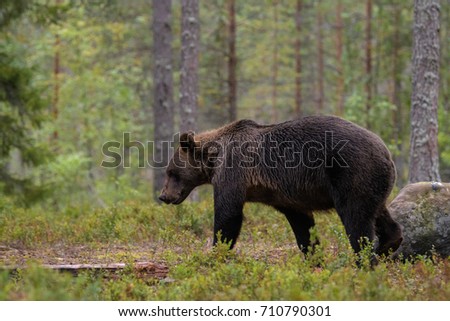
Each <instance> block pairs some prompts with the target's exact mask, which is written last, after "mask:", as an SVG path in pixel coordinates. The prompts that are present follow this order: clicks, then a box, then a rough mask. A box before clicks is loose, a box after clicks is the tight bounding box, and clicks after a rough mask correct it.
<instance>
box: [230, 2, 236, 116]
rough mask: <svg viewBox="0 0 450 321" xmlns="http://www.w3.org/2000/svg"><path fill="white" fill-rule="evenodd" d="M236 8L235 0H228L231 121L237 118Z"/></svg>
mask: <svg viewBox="0 0 450 321" xmlns="http://www.w3.org/2000/svg"><path fill="white" fill-rule="evenodd" d="M235 10H236V9H235V0H228V102H229V120H230V121H234V120H236V119H237V80H236V67H237V57H236V12H235Z"/></svg>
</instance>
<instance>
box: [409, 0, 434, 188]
mask: <svg viewBox="0 0 450 321" xmlns="http://www.w3.org/2000/svg"><path fill="white" fill-rule="evenodd" d="M439 15H440V6H439V1H438V0H415V1H414V37H413V40H414V44H413V58H412V68H413V75H412V85H413V89H412V97H411V151H410V165H409V182H410V183H414V182H420V181H439V180H440V176H439V153H438V143H437V135H438V121H437V107H438V96H439V51H440V48H439V47H440V44H439Z"/></svg>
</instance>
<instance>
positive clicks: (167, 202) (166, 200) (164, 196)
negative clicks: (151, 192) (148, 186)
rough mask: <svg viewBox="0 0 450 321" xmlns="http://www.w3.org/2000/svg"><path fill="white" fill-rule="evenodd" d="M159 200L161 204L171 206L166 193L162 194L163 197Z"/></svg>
mask: <svg viewBox="0 0 450 321" xmlns="http://www.w3.org/2000/svg"><path fill="white" fill-rule="evenodd" d="M158 198H159V200H160V201H161V202H164V203H166V204H169V203H170V202H169V200H168V199H167V196H166V194H164V193H161V195H159V197H158Z"/></svg>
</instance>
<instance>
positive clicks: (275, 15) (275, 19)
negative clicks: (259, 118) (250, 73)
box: [272, 0, 278, 123]
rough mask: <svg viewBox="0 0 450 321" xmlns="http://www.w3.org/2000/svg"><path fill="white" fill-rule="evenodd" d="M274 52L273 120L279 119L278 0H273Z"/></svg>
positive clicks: (274, 121)
mask: <svg viewBox="0 0 450 321" xmlns="http://www.w3.org/2000/svg"><path fill="white" fill-rule="evenodd" d="M273 22H274V28H273V52H272V64H273V65H272V122H273V123H276V122H277V121H278V110H277V96H278V84H277V82H278V41H277V38H278V0H273Z"/></svg>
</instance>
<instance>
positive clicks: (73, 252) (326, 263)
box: [0, 201, 450, 300]
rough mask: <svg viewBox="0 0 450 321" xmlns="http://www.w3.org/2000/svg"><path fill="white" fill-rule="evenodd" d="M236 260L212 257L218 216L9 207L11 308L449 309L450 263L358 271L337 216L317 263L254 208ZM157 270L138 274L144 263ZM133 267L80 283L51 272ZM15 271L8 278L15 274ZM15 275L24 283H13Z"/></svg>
mask: <svg viewBox="0 0 450 321" xmlns="http://www.w3.org/2000/svg"><path fill="white" fill-rule="evenodd" d="M244 212H245V221H244V225H243V230H242V233H241V236H240V238H239V240H238V243H237V246H236V248H235V249H234V250H232V251H229V250H228V247H227V245H226V244H220V245H219V246H217V247H215V248H212V244H211V243H212V242H211V240H212V226H213V222H212V220H213V206H212V202H211V201H209V202H207V201H205V202H201V203H198V204H189V203H187V204H183V205H181V206H161V205H157V204H152V203H149V204H144V203H140V202H125V203H120V204H117V205H116V206H112V207H109V208H103V209H98V208H96V209H92V208H89V207H84V208H81V207H76V208H67V209H65V210H43V209H42V208H38V207H36V208H28V209H23V208H17V207H15V206H13V205H12V204H10V203H6V202H4V203H1V204H0V266H2V267H3V271H0V299H1V300H448V299H449V298H450V259H443V258H437V257H418V258H415V259H414V260H408V261H404V262H399V261H392V260H390V259H387V258H385V259H381V262H380V263H379V264H378V265H377V266H376V267H375V268H373V269H371V268H370V267H369V258H370V254H369V251H367V253H363V266H362V267H357V266H356V264H355V255H354V254H353V252H352V250H351V248H350V246H349V243H348V239H347V237H346V235H345V233H344V230H343V226H342V224H341V223H340V221H339V218H338V217H337V215H336V214H335V213H333V212H330V213H317V214H316V215H315V216H316V221H317V227H316V228H315V230H314V235H315V237H317V238H318V239H319V240H320V242H321V245H320V246H319V247H318V248H317V249H316V251H315V253H314V254H313V255H308V256H306V257H305V256H304V255H303V254H302V253H300V251H299V250H298V248H297V246H296V243H295V238H294V235H293V233H292V231H291V230H290V227H289V224H288V223H287V221H286V220H285V219H284V218H283V216H282V215H280V214H279V213H277V212H276V211H274V210H272V209H271V208H269V207H266V206H262V205H257V204H250V205H248V206H246V208H245V210H244ZM143 262H145V263H146V264H149V266H150V267H154V266H156V267H157V271H159V273H153V272H154V271H155V270H154V269H153V270H152V269H146V270H145V271H146V272H149V273H142V268H140V269H137V268H135V266H136V264H137V263H143ZM111 263H125V267H124V268H121V269H118V270H114V271H113V272H108V273H107V272H99V271H89V270H88V271H82V272H81V273H79V274H77V275H78V276H77V277H74V276H73V275H71V274H70V273H65V272H63V273H60V272H56V271H53V270H51V269H49V268H48V267H44V265H46V264H50V265H63V264H64V265H67V264H69V265H73V264H90V265H94V264H111ZM5 267H8V268H9V270H8V269H5ZM11 267H14V268H15V269H14V273H11V269H10V268H11Z"/></svg>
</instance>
